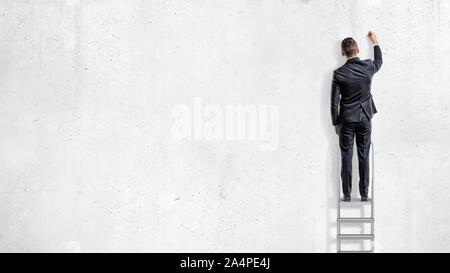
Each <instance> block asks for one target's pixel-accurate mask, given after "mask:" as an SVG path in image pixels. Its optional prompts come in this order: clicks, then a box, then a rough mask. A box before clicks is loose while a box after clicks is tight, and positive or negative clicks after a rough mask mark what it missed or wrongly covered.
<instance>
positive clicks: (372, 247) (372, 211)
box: [337, 141, 375, 253]
mask: <svg viewBox="0 0 450 273" xmlns="http://www.w3.org/2000/svg"><path fill="white" fill-rule="evenodd" d="M370 148H371V153H372V154H371V161H372V162H371V165H372V166H371V169H372V170H371V172H372V177H371V186H370V195H371V202H370V206H371V208H370V215H371V216H370V218H371V219H373V220H372V221H371V222H370V234H371V235H372V236H375V221H374V220H375V210H374V206H375V198H374V196H375V194H374V184H375V148H374V144H373V142H372V141H371V142H370ZM338 169H339V168H338ZM341 184H342V181H341V179H340V176H339V186H338V187H337V189H338V195H337V196H338V198H337V200H338V202H337V203H338V204H337V205H338V209H337V234H338V236H337V252H338V253H342V252H344V251H342V248H341V238H340V236H339V235H341V222H342V221H339V219H341ZM370 244H371V247H370V248H371V250H370V251H354V252H374V251H375V240H374V238H373V239H372V240H371V243H370ZM345 252H353V251H345Z"/></svg>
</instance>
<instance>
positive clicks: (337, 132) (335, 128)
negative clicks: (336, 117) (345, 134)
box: [334, 125, 339, 135]
mask: <svg viewBox="0 0 450 273" xmlns="http://www.w3.org/2000/svg"><path fill="white" fill-rule="evenodd" d="M338 126H339V125H335V126H334V131H335V132H336V135H339V130H338Z"/></svg>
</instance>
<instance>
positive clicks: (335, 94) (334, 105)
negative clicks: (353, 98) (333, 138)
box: [331, 73, 341, 126]
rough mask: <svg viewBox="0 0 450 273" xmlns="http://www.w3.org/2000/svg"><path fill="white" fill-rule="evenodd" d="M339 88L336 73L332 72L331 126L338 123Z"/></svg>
mask: <svg viewBox="0 0 450 273" xmlns="http://www.w3.org/2000/svg"><path fill="white" fill-rule="evenodd" d="M340 94H341V88H340V86H339V82H338V79H337V77H336V73H333V80H332V82H331V120H332V122H333V126H335V125H337V124H338V123H339V100H340Z"/></svg>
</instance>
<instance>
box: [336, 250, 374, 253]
mask: <svg viewBox="0 0 450 273" xmlns="http://www.w3.org/2000/svg"><path fill="white" fill-rule="evenodd" d="M338 253H373V251H372V250H341V251H338Z"/></svg>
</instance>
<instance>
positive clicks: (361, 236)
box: [337, 234, 375, 240]
mask: <svg viewBox="0 0 450 273" xmlns="http://www.w3.org/2000/svg"><path fill="white" fill-rule="evenodd" d="M337 238H338V239H361V240H373V239H374V238H375V236H374V235H373V234H338V236H337Z"/></svg>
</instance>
